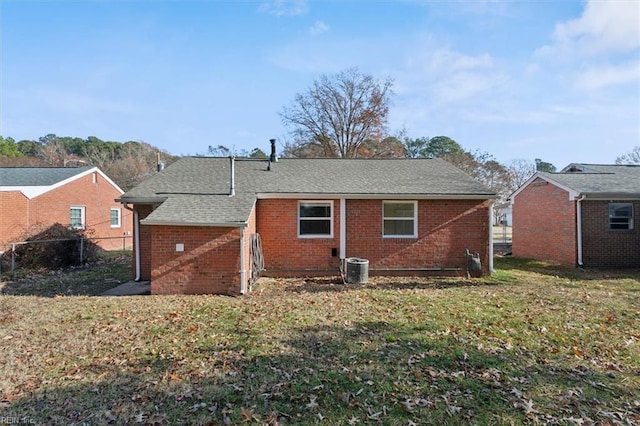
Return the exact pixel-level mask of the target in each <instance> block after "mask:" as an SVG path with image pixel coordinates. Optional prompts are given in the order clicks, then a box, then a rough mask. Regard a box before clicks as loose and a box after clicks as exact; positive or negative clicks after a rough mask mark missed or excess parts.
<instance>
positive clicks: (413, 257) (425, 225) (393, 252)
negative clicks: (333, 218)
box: [346, 200, 489, 273]
mask: <svg viewBox="0 0 640 426" xmlns="http://www.w3.org/2000/svg"><path fill="white" fill-rule="evenodd" d="M465 249H469V251H470V252H478V253H479V254H480V261H481V263H482V268H483V273H487V272H488V270H489V269H488V268H489V266H488V265H489V202H488V201H478V200H420V201H418V237H417V238H382V201H380V200H348V201H347V253H346V255H347V257H362V258H365V259H368V260H369V269H370V270H371V271H373V272H375V271H376V270H380V272H381V273H384V271H385V270H386V269H394V268H407V269H410V268H418V269H420V268H422V269H431V268H433V269H439V268H461V269H464V270H466V267H467V258H466V257H465V255H464V253H465Z"/></svg>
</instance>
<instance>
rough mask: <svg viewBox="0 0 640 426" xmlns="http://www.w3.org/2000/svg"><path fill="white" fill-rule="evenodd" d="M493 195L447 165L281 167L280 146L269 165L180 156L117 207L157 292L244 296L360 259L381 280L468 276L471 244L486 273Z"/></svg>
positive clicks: (141, 272) (319, 162)
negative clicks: (270, 283) (263, 283)
mask: <svg viewBox="0 0 640 426" xmlns="http://www.w3.org/2000/svg"><path fill="white" fill-rule="evenodd" d="M494 198H495V194H493V193H492V192H491V191H490V190H489V189H487V188H486V187H484V186H483V185H481V184H478V183H477V182H475V181H474V180H473V179H471V178H470V177H469V176H467V175H466V174H464V173H463V172H461V171H460V170H458V169H457V168H455V167H453V166H451V165H449V164H447V163H446V162H444V161H442V160H439V159H385V160H369V159H281V160H277V159H276V158H275V148H274V147H272V157H271V160H269V161H267V160H254V159H233V158H211V157H185V158H182V159H180V160H178V161H177V162H175V163H174V164H172V165H171V166H169V167H167V168H166V169H165V170H163V171H161V172H160V173H158V174H156V175H155V176H153V177H151V178H150V179H148V180H146V181H144V182H142V183H141V184H140V185H139V186H137V187H136V188H133V189H132V190H130V191H128V192H127V193H125V194H124V195H123V196H121V197H120V198H119V201H121V202H122V203H123V204H124V205H125V206H126V207H127V208H132V209H133V211H134V237H135V238H134V241H135V243H134V259H133V268H134V275H135V278H136V279H137V280H145V281H146V280H149V281H150V282H151V292H152V294H163V293H164V294H170V293H191V294H196V293H217V294H229V295H237V294H239V293H245V292H247V291H249V290H250V289H251V284H252V282H253V279H254V278H255V277H256V275H257V274H258V273H262V275H267V276H277V277H294V276H323V275H326V276H331V275H338V274H339V271H340V265H341V263H342V264H343V265H344V261H345V259H347V258H350V257H358V258H364V259H367V260H368V261H369V271H370V273H371V274H405V275H406V274H429V273H430V274H434V273H435V274H441V275H442V274H458V275H463V274H466V271H467V269H468V261H469V258H468V256H466V255H465V249H468V250H469V251H471V252H473V253H478V254H479V257H480V261H481V265H482V266H481V271H479V272H478V273H480V274H482V273H484V274H486V273H488V272H489V271H490V270H491V266H492V247H491V242H490V239H491V205H492V200H493V199H494ZM258 236H259V238H258ZM260 247H261V250H260ZM260 259H263V263H264V270H263V271H261V270H260V269H261V268H260V266H261V265H262V263H261V262H258V261H257V260H260Z"/></svg>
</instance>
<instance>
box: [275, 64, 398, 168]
mask: <svg viewBox="0 0 640 426" xmlns="http://www.w3.org/2000/svg"><path fill="white" fill-rule="evenodd" d="M391 86H392V80H391V79H386V80H384V81H381V82H379V81H377V80H375V79H374V78H373V77H372V76H370V75H366V74H362V73H360V72H359V71H358V69H357V68H350V69H347V70H346V71H342V72H340V73H339V74H336V75H334V76H331V77H328V76H326V75H323V76H321V77H320V79H318V80H316V81H315V82H314V83H313V86H312V87H311V88H309V89H308V90H307V91H306V92H304V93H298V94H297V95H296V96H295V99H294V101H293V103H292V105H291V106H290V107H285V108H284V109H283V110H282V112H281V113H280V116H281V118H282V122H283V123H284V124H285V125H286V126H287V127H290V128H291V129H292V130H291V133H292V134H293V136H294V138H295V140H296V143H295V145H296V146H295V149H292V152H296V151H298V152H300V153H303V154H305V155H309V154H311V155H320V156H324V157H357V156H359V155H361V152H360V148H361V147H362V146H363V145H364V144H365V142H367V141H381V140H383V139H384V136H385V131H386V124H387V118H388V114H389V104H390V103H391V95H392V91H391Z"/></svg>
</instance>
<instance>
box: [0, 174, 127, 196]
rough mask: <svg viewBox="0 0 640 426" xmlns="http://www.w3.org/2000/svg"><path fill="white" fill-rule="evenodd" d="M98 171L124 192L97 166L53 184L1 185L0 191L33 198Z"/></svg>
mask: <svg viewBox="0 0 640 426" xmlns="http://www.w3.org/2000/svg"><path fill="white" fill-rule="evenodd" d="M94 172H95V173H98V174H99V175H100V176H102V177H103V178H104V180H106V181H107V182H108V183H109V184H110V185H111V186H113V187H114V188H115V189H116V190H117V191H118V192H119V193H120V195H122V194H124V191H123V190H122V189H121V188H120V187H119V186H118V185H116V183H115V182H114V181H112V180H111V179H109V176H107V175H105V174H104V173H103V172H102V170H100V169H99V168H97V167H92V168H90V169H89V170H85V171H84V172H82V173H78V174H77V175H73V176H71V177H69V178H67V179H65V180H61V181H60V182H56V183H54V184H53V185H46V186H44V185H40V186H0V191H20V192H22V193H23V194H24V196H25V197H27V198H28V199H32V198H35V197H38V196H40V195H42V194H45V193H47V192H49V191H53V190H54V189H56V188H60V187H61V186H64V185H66V184H68V183H69V182H73V181H74V180H77V179H80V178H81V177H84V176H87V175H89V174H91V173H94Z"/></svg>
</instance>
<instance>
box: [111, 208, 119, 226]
mask: <svg viewBox="0 0 640 426" xmlns="http://www.w3.org/2000/svg"><path fill="white" fill-rule="evenodd" d="M119 225H120V210H119V209H111V226H119Z"/></svg>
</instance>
